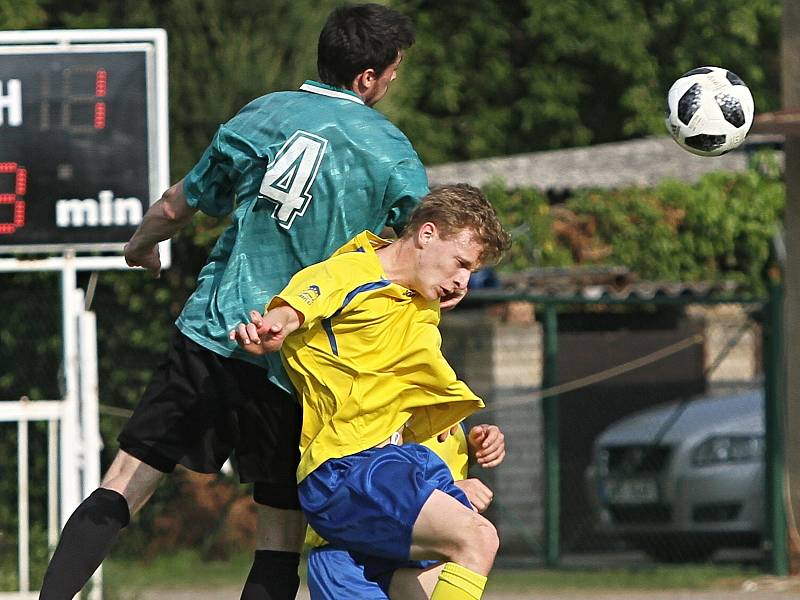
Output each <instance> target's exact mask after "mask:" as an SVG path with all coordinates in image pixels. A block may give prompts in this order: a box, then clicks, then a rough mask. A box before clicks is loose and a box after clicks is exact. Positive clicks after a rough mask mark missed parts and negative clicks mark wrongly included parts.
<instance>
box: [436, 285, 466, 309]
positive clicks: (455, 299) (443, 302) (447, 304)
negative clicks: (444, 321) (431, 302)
mask: <svg viewBox="0 0 800 600" xmlns="http://www.w3.org/2000/svg"><path fill="white" fill-rule="evenodd" d="M467 291H468V290H467V288H463V289H462V288H456V289H454V290H453V291H452V292H450V293H449V294H446V295H444V296H442V297H441V298H440V299H439V309H440V310H452V309H453V308H455V306H456V304H458V303H459V302H461V299H462V298H463V297H464V296H466V295H467Z"/></svg>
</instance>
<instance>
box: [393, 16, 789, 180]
mask: <svg viewBox="0 0 800 600" xmlns="http://www.w3.org/2000/svg"><path fill="white" fill-rule="evenodd" d="M394 4H395V5H397V6H398V7H400V8H401V9H402V10H404V11H405V12H407V13H408V14H411V15H414V17H415V19H416V23H417V29H418V35H417V40H418V41H417V44H416V45H415V46H414V47H413V48H412V49H411V51H410V52H409V56H408V60H407V61H406V62H405V63H404V65H403V69H402V72H401V74H400V77H401V82H399V83H397V84H395V90H394V91H393V92H392V94H391V95H390V97H389V99H388V100H387V101H385V102H386V109H387V111H388V113H389V114H390V115H391V116H392V117H393V118H394V119H395V120H396V121H397V122H398V124H399V125H400V126H401V128H402V129H403V130H404V131H406V132H407V133H408V134H409V136H410V137H411V139H412V140H413V141H414V142H415V144H416V146H417V148H418V150H419V152H420V155H421V156H422V158H423V161H425V162H426V163H429V164H435V163H439V162H446V161H454V160H468V159H473V158H481V157H487V156H502V155H508V154H514V153H520V152H527V151H532V150H540V149H553V148H562V147H568V146H581V145H586V144H589V143H599V142H607V141H616V140H620V139H625V138H630V137H638V136H642V135H648V134H654V133H658V134H660V133H663V132H664V123H663V113H664V101H665V100H664V99H665V96H666V91H667V90H668V89H669V87H670V85H671V84H672V82H673V81H674V80H675V79H676V78H677V77H678V76H680V75H681V74H683V73H684V72H686V71H688V70H689V69H691V68H693V67H696V66H702V65H706V64H711V65H719V66H724V67H727V68H729V69H732V70H733V71H735V72H736V73H737V74H738V75H740V76H741V77H742V78H743V79H744V80H745V81H746V82H747V83H748V85H749V86H750V87H751V89H752V91H753V95H754V98H755V103H756V108H757V110H758V111H759V112H762V111H768V110H775V109H776V108H778V106H779V87H778V82H779V73H780V68H779V62H778V39H779V37H780V36H779V35H778V34H779V27H780V14H781V3H780V0H752V1H751V0H727V1H726V2H700V1H699V0H654V1H647V2H645V1H644V0H610V1H606V2H585V1H582V0H564V1H562V2H540V1H538V0H508V1H505V2H496V1H493V0H472V1H470V2H461V3H457V4H452V3H434V2H426V1H425V0H396V1H395V2H394Z"/></svg>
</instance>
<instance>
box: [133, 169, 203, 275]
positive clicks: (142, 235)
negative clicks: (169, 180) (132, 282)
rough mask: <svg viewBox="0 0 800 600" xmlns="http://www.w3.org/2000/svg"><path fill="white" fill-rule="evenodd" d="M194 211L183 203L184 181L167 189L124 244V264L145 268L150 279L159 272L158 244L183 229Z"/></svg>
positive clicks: (184, 201)
mask: <svg viewBox="0 0 800 600" xmlns="http://www.w3.org/2000/svg"><path fill="white" fill-rule="evenodd" d="M196 212H197V209H196V208H192V207H191V206H189V204H188V203H187V202H186V196H184V193H183V180H181V181H179V182H178V183H176V184H175V185H173V186H172V187H171V188H169V189H168V190H167V191H166V192H164V194H163V195H162V196H161V198H159V199H158V201H156V202H155V203H154V204H153V205H152V206H151V207H150V208H149V209H148V210H147V212H146V213H145V214H144V217H143V218H142V222H141V223H140V224H139V227H138V228H137V229H136V231H135V232H134V234H133V236H132V237H131V239H130V240H129V241H128V243H127V244H125V250H124V253H125V262H127V263H128V266H130V267H144V268H145V269H147V270H148V271H149V272H150V273H151V274H152V275H153V277H158V276H159V274H160V272H161V257H160V256H159V253H158V243H159V242H163V241H164V240H168V239H169V238H171V237H172V236H173V235H175V234H176V233H177V232H178V231H179V230H180V229H182V228H183V227H185V226H186V225H187V224H188V223H189V222H190V221H191V220H192V217H193V216H194V213H196Z"/></svg>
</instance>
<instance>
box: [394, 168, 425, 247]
mask: <svg viewBox="0 0 800 600" xmlns="http://www.w3.org/2000/svg"><path fill="white" fill-rule="evenodd" d="M428 191H429V190H428V175H427V173H426V172H425V167H423V166H422V163H421V162H420V160H419V158H417V156H416V154H415V155H414V156H413V157H409V158H406V159H404V160H402V161H400V162H399V163H398V164H397V165H396V166H395V168H394V169H393V170H392V173H391V175H390V176H389V183H388V186H387V188H386V196H385V197H386V206H385V209H386V213H387V215H388V219H387V220H386V226H387V227H391V228H392V229H394V230H395V232H396V233H398V234H399V233H400V232H401V231H402V229H403V227H405V225H406V223H407V222H408V218H409V217H410V216H411V213H412V212H413V211H414V209H415V208H416V206H417V204H419V203H420V201H421V200H422V197H423V196H424V195H425V194H427V193H428Z"/></svg>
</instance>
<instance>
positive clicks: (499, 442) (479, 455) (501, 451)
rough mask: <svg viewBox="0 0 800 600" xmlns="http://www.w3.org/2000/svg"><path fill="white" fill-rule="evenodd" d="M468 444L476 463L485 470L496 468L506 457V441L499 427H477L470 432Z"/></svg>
mask: <svg viewBox="0 0 800 600" xmlns="http://www.w3.org/2000/svg"><path fill="white" fill-rule="evenodd" d="M467 444H468V445H469V450H470V454H471V455H472V457H473V458H474V459H475V461H476V462H477V463H478V464H479V465H480V466H482V467H483V468H485V469H490V468H492V467H496V466H497V465H499V464H500V463H501V462H503V459H504V458H505V457H506V440H505V435H503V432H502V431H500V428H499V427H498V426H497V425H475V426H474V427H473V428H472V429H470V430H469V434H468V435H467Z"/></svg>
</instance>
